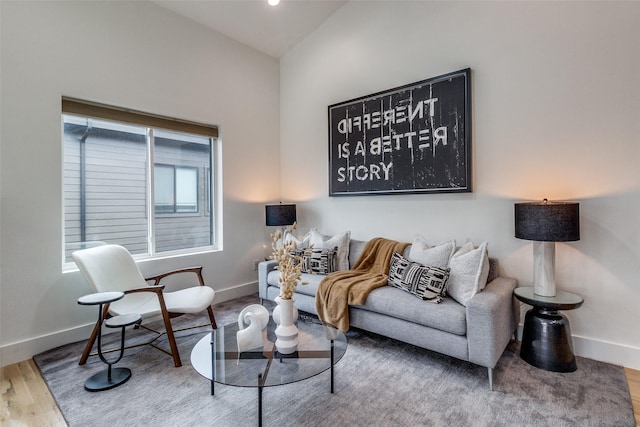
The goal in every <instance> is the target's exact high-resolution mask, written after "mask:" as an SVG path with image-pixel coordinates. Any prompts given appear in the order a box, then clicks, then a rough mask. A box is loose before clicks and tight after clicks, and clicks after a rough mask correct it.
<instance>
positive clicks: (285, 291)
mask: <svg viewBox="0 0 640 427" xmlns="http://www.w3.org/2000/svg"><path fill="white" fill-rule="evenodd" d="M295 229H296V224H295V223H293V225H290V226H289V227H287V231H288V232H289V233H292V232H293V231H294V230H295ZM271 237H272V240H273V242H272V244H271V247H272V249H273V256H272V258H273V259H274V260H275V261H277V262H278V269H279V270H280V277H279V278H278V283H279V284H280V296H279V301H277V302H278V307H280V309H279V311H280V313H279V317H280V323H279V324H278V327H277V328H276V331H275V333H276V336H277V337H278V339H277V340H276V348H277V349H278V351H279V352H280V353H283V354H291V353H293V352H295V351H296V348H297V346H298V329H297V327H296V325H295V324H294V322H295V321H296V320H297V315H296V318H294V315H293V309H294V305H293V292H294V291H295V289H296V286H298V281H299V280H300V276H301V275H302V268H303V263H302V257H301V256H299V255H296V254H295V251H296V249H297V247H296V243H295V242H294V241H292V240H284V239H282V233H281V232H280V231H277V232H275V233H273V234H272V235H271ZM303 284H304V283H303Z"/></svg>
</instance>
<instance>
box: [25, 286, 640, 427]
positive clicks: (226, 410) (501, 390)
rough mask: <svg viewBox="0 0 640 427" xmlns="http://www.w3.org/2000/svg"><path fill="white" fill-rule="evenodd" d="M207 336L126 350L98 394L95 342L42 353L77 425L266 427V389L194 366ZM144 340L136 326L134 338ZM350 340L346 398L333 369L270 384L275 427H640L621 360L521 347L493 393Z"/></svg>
mask: <svg viewBox="0 0 640 427" xmlns="http://www.w3.org/2000/svg"><path fill="white" fill-rule="evenodd" d="M256 302H257V296H251V297H244V298H240V299H237V300H234V301H230V302H226V303H222V304H218V305H216V306H215V307H214V309H215V312H216V320H217V322H218V324H219V325H225V324H229V323H232V322H236V321H237V316H238V313H239V312H240V310H241V309H242V308H244V307H245V306H247V305H248V304H253V303H256ZM268 307H269V308H270V309H271V308H272V307H273V305H272V304H269V305H268ZM174 320H176V321H181V322H187V323H190V324H198V323H203V322H204V321H206V320H204V317H197V318H196V317H195V316H182V317H180V318H177V319H174ZM206 333H207V331H206V330H205V329H195V330H191V331H188V332H183V333H180V335H179V336H178V345H179V347H180V351H181V356H182V362H183V366H182V367H181V368H175V367H174V366H173V362H172V359H171V358H170V357H169V356H167V355H166V354H164V353H162V352H160V351H158V350H155V349H153V348H151V347H148V346H145V347H140V348H137V349H131V350H128V351H126V352H125V356H124V358H123V359H122V360H121V361H120V362H119V363H118V364H117V365H115V366H116V367H128V368H130V369H131V370H132V372H133V375H132V377H131V379H130V380H129V381H128V382H127V383H126V384H124V385H122V386H120V387H117V388H115V389H112V390H107V391H103V392H98V393H90V392H87V391H85V390H84V387H83V385H84V382H85V380H86V379H87V378H89V377H90V376H91V375H93V374H94V373H96V372H98V371H100V370H103V369H105V366H106V365H104V364H103V363H102V362H101V361H100V360H99V359H98V357H91V358H90V359H89V361H88V362H87V364H86V365H84V366H79V365H78V360H79V357H80V354H81V352H82V349H83V346H84V344H85V343H84V342H80V343H74V344H69V345H65V346H63V347H59V348H57V349H54V350H50V351H47V352H45V353H42V354H39V355H37V356H35V357H34V360H35V361H36V363H37V365H38V367H39V368H40V370H41V372H42V375H43V377H44V378H45V381H46V382H47V384H48V386H49V388H50V390H51V391H52V393H53V395H54V397H55V399H56V401H57V402H58V405H59V406H60V409H61V411H62V413H63V415H64V416H65V418H66V420H67V422H68V424H69V425H70V426H149V425H153V426H205V425H207V426H255V425H257V420H258V408H257V393H258V392H257V390H256V389H254V388H240V387H230V386H224V385H216V395H215V396H211V395H210V394H209V391H210V388H209V382H208V380H206V379H205V378H203V377H201V376H200V375H199V374H198V373H196V372H195V371H194V370H193V368H192V367H191V365H190V351H191V348H192V347H193V346H194V345H195V343H196V342H197V341H198V340H199V339H200V338H202V336H204V335H205V334H206ZM142 335H144V332H142V331H141V330H131V329H128V330H127V341H128V342H133V341H135V340H137V339H141V338H142ZM347 337H348V341H349V344H348V348H347V352H346V354H345V355H344V357H343V359H342V360H341V361H340V362H339V363H338V364H337V365H336V368H335V371H336V382H335V393H334V394H331V393H330V392H329V381H330V378H329V373H328V372H324V373H323V374H321V375H318V376H316V377H313V378H310V379H308V380H305V381H301V382H298V383H294V384H289V385H284V386H278V387H269V388H266V389H265V390H264V393H263V399H264V400H263V402H264V408H263V410H264V425H265V426H451V427H453V426H456V427H457V426H492V427H493V426H615V427H626V426H628V427H633V426H635V421H634V416H633V408H632V406H631V398H630V395H629V388H628V385H627V381H626V378H625V375H624V370H623V368H621V367H619V366H614V365H610V364H607V363H602V362H597V361H594V360H590V359H584V358H578V370H577V371H576V372H573V373H568V374H560V373H553V372H546V371H543V370H540V369H537V368H534V367H532V366H530V365H528V364H527V363H526V362H524V361H523V360H521V359H520V358H519V356H518V346H517V343H512V344H511V345H510V346H509V348H507V350H506V351H505V353H504V354H503V356H502V358H501V359H500V361H499V362H498V365H497V366H496V369H495V372H494V391H489V389H488V382H487V370H486V368H483V367H480V366H476V365H473V364H471V363H467V362H463V361H460V360H457V359H453V358H450V357H448V356H443V355H440V354H438V353H434V352H430V351H427V350H423V349H420V348H417V347H414V346H411V345H408V344H404V343H401V342H398V341H394V340H390V339H388V338H385V337H381V336H378V335H373V334H369V333H366V332H360V331H351V332H349V333H348V334H347ZM109 339H111V337H109ZM165 343H166V341H165Z"/></svg>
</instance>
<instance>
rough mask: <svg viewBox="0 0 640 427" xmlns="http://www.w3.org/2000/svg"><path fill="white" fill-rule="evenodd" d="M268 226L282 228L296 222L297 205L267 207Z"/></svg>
mask: <svg viewBox="0 0 640 427" xmlns="http://www.w3.org/2000/svg"><path fill="white" fill-rule="evenodd" d="M265 214H266V218H267V226H269V227H282V226H284V225H291V224H293V223H294V222H296V205H293V204H292V205H283V204H279V205H266V206H265Z"/></svg>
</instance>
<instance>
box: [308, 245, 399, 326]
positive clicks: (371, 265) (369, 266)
mask: <svg viewBox="0 0 640 427" xmlns="http://www.w3.org/2000/svg"><path fill="white" fill-rule="evenodd" d="M408 245H409V243H400V242H396V241H395V240H388V239H383V238H381V237H376V238H374V239H371V240H370V241H369V242H367V244H366V245H365V247H364V249H363V251H362V253H361V254H360V257H359V258H358V260H357V261H356V262H355V264H354V265H353V267H352V269H351V270H343V271H336V272H334V273H331V274H329V275H327V277H325V278H324V279H322V281H321V282H320V284H319V285H318V292H317V293H316V311H317V312H318V316H319V317H320V319H321V320H322V321H323V322H325V323H328V324H330V325H333V326H335V327H336V328H338V329H340V330H341V331H343V332H346V331H348V330H349V305H362V304H364V303H365V301H366V300H367V296H368V295H369V292H371V291H372V290H374V289H377V288H379V287H381V286H384V285H386V284H387V280H388V273H389V262H390V261H391V256H392V255H393V253H394V252H398V253H400V254H402V252H403V251H404V249H405V248H406V247H407V246H408Z"/></svg>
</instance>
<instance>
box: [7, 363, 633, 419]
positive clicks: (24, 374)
mask: <svg viewBox="0 0 640 427" xmlns="http://www.w3.org/2000/svg"><path fill="white" fill-rule="evenodd" d="M624 371H625V374H626V376H627V381H628V383H629V390H630V392H631V400H632V401H633V411H634V414H635V418H636V427H640V371H636V370H633V369H629V368H625V369H624ZM0 380H1V382H2V389H1V391H2V412H1V413H0V425H2V426H7V427H18V426H19V427H23V426H28V427H59V426H60V427H61V426H66V425H67V423H66V422H65V421H64V418H63V417H62V414H61V413H60V410H59V409H58V405H56V402H55V401H54V400H53V397H52V396H51V393H50V392H49V389H48V388H47V385H46V384H45V382H44V380H43V379H42V376H41V375H40V371H39V370H38V368H37V367H36V365H35V364H34V362H33V360H25V361H23V362H20V363H16V364H13V365H9V366H6V367H4V368H2V371H0Z"/></svg>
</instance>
